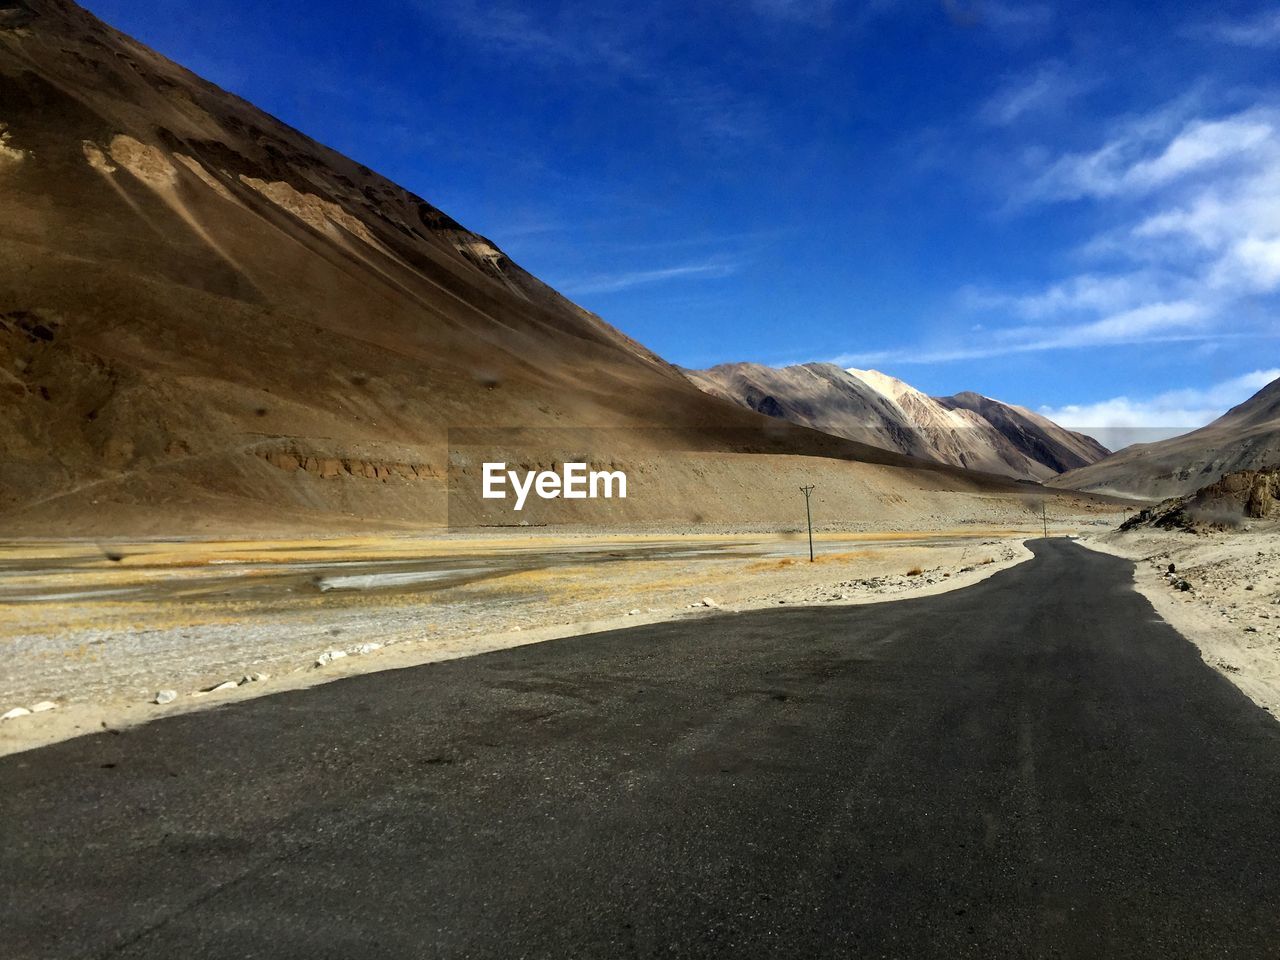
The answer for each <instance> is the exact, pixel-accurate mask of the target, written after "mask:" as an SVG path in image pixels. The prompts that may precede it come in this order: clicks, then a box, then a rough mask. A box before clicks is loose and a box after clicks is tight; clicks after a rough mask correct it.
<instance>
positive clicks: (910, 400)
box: [684, 363, 1109, 481]
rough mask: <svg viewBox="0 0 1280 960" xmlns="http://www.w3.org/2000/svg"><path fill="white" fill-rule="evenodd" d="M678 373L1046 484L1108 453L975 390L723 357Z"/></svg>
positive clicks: (840, 426) (785, 412) (791, 412)
mask: <svg viewBox="0 0 1280 960" xmlns="http://www.w3.org/2000/svg"><path fill="white" fill-rule="evenodd" d="M684 373H685V376H687V377H688V378H689V379H690V380H692V381H693V382H694V383H695V384H697V385H698V386H699V387H700V388H702V389H703V390H705V391H706V392H707V393H709V394H712V395H713V396H717V397H721V398H723V399H726V400H731V401H733V402H734V403H737V404H740V405H741V406H744V407H748V408H750V409H752V410H756V411H758V412H760V413H764V414H767V415H769V416H771V417H777V418H779V419H782V420H788V421H790V422H792V423H798V424H802V425H804V426H807V427H812V428H814V429H815V430H821V431H823V432H824V433H830V434H834V435H835V436H838V437H845V438H848V439H850V440H857V441H858V442H860V443H866V444H870V445H871V446H876V447H881V448H883V449H885V450H892V451H896V452H899V453H904V454H907V455H908V456H913V457H924V458H927V459H930V460H936V461H939V462H941V463H947V464H951V465H953V466H957V467H964V468H967V469H970V470H980V471H983V472H986V473H996V474H1002V475H1005V476H1010V477H1015V478H1018V479H1024V480H1038V481H1044V480H1048V479H1049V478H1051V477H1056V476H1057V475H1058V474H1060V473H1062V472H1063V471H1066V470H1072V469H1075V468H1081V467H1086V466H1088V465H1090V464H1093V463H1095V462H1097V461H1099V460H1101V459H1103V458H1104V457H1106V456H1107V455H1108V453H1109V451H1108V450H1107V448H1106V447H1104V446H1102V444H1100V443H1098V441H1096V440H1094V439H1093V438H1092V437H1088V436H1085V435H1084V434H1080V433H1075V432H1073V431H1071V430H1067V429H1064V428H1063V427H1060V426H1058V425H1057V424H1056V423H1054V422H1053V421H1051V420H1048V419H1046V418H1045V417H1042V416H1040V415H1039V414H1037V413H1033V412H1032V411H1030V410H1028V409H1026V408H1025V407H1018V406H1014V405H1012V404H1008V403H1002V402H1000V401H999V400H992V399H991V398H990V397H984V396H982V395H980V394H977V393H969V392H966V393H958V394H956V395H955V396H951V397H931V396H929V395H928V394H926V393H923V392H922V391H920V390H917V389H916V388H915V387H913V386H911V385H910V384H908V383H905V382H903V381H902V380H899V379H897V378H895V377H891V376H888V375H887V374H884V373H880V372H879V371H877V370H854V369H850V370H845V369H842V368H840V367H838V366H836V365H835V364H830V363H805V364H799V365H797V366H790V367H769V366H764V365H762V364H755V363H726V364H721V365H720V366H716V367H712V368H710V369H708V370H685V371H684Z"/></svg>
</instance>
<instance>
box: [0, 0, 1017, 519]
mask: <svg viewBox="0 0 1280 960" xmlns="http://www.w3.org/2000/svg"><path fill="white" fill-rule="evenodd" d="M0 391H2V395H3V397H4V403H3V406H2V407H0V533H5V532H7V533H15V532H37V533H43V532H57V533H76V534H85V535H88V534H96V533H103V532H107V533H110V532H166V533H171V532H172V533H187V532H194V531H227V530H249V529H254V530H258V529H263V528H272V529H274V528H276V527H282V526H283V527H289V526H293V527H305V528H309V529H314V528H316V527H317V526H323V527H324V528H326V529H336V528H340V527H343V526H354V525H359V524H361V523H365V522H368V521H378V522H394V523H412V524H440V523H444V522H446V520H447V519H448V518H449V512H448V511H449V507H450V506H451V505H452V506H453V507H454V508H455V509H457V508H458V507H459V505H460V504H461V506H463V507H467V506H474V501H475V499H476V496H477V494H478V481H477V480H476V478H475V471H476V468H477V465H476V464H475V463H474V462H472V461H470V460H468V459H467V457H466V456H462V457H460V458H459V457H455V461H457V463H455V467H457V469H456V471H455V474H453V475H451V474H450V471H449V462H450V448H449V447H448V445H447V436H448V431H449V429H450V428H458V427H519V428H521V432H520V433H518V434H516V435H511V434H508V435H506V437H505V439H504V440H503V444H504V445H503V446H502V447H501V450H502V452H504V453H506V454H507V455H510V456H511V457H513V458H515V459H518V460H521V461H523V462H525V463H526V464H527V465H539V464H541V465H544V466H545V465H548V464H550V463H552V462H555V461H559V460H563V459H565V458H578V457H583V456H586V457H589V458H592V462H596V460H600V461H602V462H603V461H604V460H609V462H614V463H616V462H617V461H618V460H619V458H621V460H622V462H624V463H631V464H632V465H633V466H635V468H636V469H638V470H642V471H647V476H646V477H645V479H644V480H643V482H639V483H636V484H634V485H633V495H632V496H631V497H630V498H629V499H628V500H627V501H625V502H616V501H615V502H612V503H609V504H607V505H605V504H602V505H600V512H596V513H589V512H585V511H583V510H581V509H578V508H576V507H575V505H573V504H569V505H565V504H564V503H563V502H560V503H559V504H556V505H553V506H552V507H549V508H548V509H547V510H546V511H544V514H545V515H544V517H543V519H545V520H549V521H557V520H571V519H585V520H588V521H602V522H603V521H609V522H612V521H638V522H644V521H650V520H664V521H666V520H671V519H681V520H689V521H694V520H720V521H729V520H735V519H737V518H739V517H740V516H746V517H750V518H751V519H753V520H769V519H772V518H774V517H775V515H776V516H791V515H792V514H793V513H794V508H793V507H787V508H786V509H785V511H784V509H783V508H782V507H780V506H779V505H778V503H779V500H778V492H777V491H778V490H779V489H781V487H780V486H779V485H780V484H781V485H790V484H791V483H792V482H793V480H794V477H793V476H792V474H793V473H794V472H795V471H797V470H801V472H802V473H805V474H807V475H809V476H814V475H821V476H822V477H823V478H826V479H825V482H827V483H828V489H830V490H832V491H833V493H834V491H835V490H836V489H837V488H838V489H839V490H843V491H845V493H842V494H840V496H842V497H845V496H846V495H847V500H848V502H849V503H850V504H851V506H850V507H849V510H851V511H854V512H855V513H856V512H857V511H862V512H864V513H866V514H867V515H868V516H872V515H876V511H877V510H878V509H879V508H880V507H878V506H877V505H878V504H879V505H880V506H883V503H887V502H893V503H898V501H899V500H902V498H903V494H904V492H905V494H906V495H907V496H908V497H909V496H912V495H915V494H916V493H918V494H919V496H920V497H921V498H922V502H923V503H925V504H926V505H928V504H933V506H934V507H936V506H937V503H938V502H939V501H938V499H937V498H938V497H939V496H941V495H942V494H943V493H946V494H948V495H949V494H950V493H964V494H968V493H973V492H978V493H986V492H995V493H999V492H1001V491H1007V490H1009V489H1010V488H1009V487H1008V486H1007V485H1002V484H1001V483H999V482H998V481H995V480H994V479H993V478H989V477H987V478H984V477H980V476H974V475H969V474H964V473H962V472H960V471H954V470H951V471H947V470H941V469H938V468H936V467H933V466H929V465H927V464H922V463H919V462H913V461H911V460H909V459H907V458H904V457H901V456H899V455H895V454H890V453H885V452H884V451H881V450H878V449H874V448H871V447H866V446H862V445H860V444H857V443H851V442H848V441H843V440H837V439H835V438H832V437H829V436H823V435H821V434H818V433H814V432H813V431H809V430H805V429H803V428H799V427H794V426H791V425H788V424H782V423H779V422H778V421H776V420H771V419H768V418H765V417H761V416H759V415H758V414H755V413H753V412H751V411H747V410H744V409H741V408H739V407H736V406H732V405H729V404H726V403H724V402H722V401H720V400H716V399H713V398H711V397H708V396H706V395H704V394H703V393H701V392H700V391H698V390H696V389H695V388H694V387H693V386H691V385H690V384H689V382H688V381H687V380H686V379H685V378H684V377H683V376H682V375H680V374H679V372H677V371H676V370H675V369H674V368H672V367H670V366H669V365H667V364H666V363H665V362H663V361H662V360H660V359H659V358H658V357H656V356H654V355H653V354H652V353H650V352H649V351H647V350H645V349H644V348H643V347H641V346H639V345H638V344H636V343H634V342H633V341H631V340H630V339H628V338H627V337H625V336H623V335H622V334H620V333H619V332H618V331H616V330H614V329H613V328H611V327H609V326H608V325H607V324H605V323H604V322H602V321H601V320H600V319H599V318H597V317H595V316H594V315H592V314H589V313H587V312H586V311H583V310H581V309H580V308H578V307H576V306H574V305H573V304H572V303H570V302H569V301H567V300H565V299H564V298H563V297H561V296H559V295H558V294H557V293H555V291H553V290H551V289H550V288H548V287H547V286H546V285H544V284H543V283H541V282H540V281H538V280H537V279H535V278H534V277H532V276H530V275H529V274H528V273H526V272H525V271H523V270H521V269H520V268H519V267H518V266H516V265H515V264H513V263H512V262H511V261H510V260H508V259H507V258H506V257H505V256H504V255H503V254H502V252H501V251H500V250H498V249H497V248H496V247H495V246H494V245H493V244H491V243H490V242H488V241H487V240H485V239H484V238H482V237H479V236H477V235H475V234H472V233H470V232H468V231H466V230H465V229H463V228H462V227H461V226H459V225H458V224H457V223H455V222H454V221H453V220H451V219H450V218H449V217H447V216H446V215H444V214H442V213H441V212H440V211H438V210H436V209H435V208H434V207H432V206H430V205H429V204H427V203H426V202H424V201H423V200H421V199H420V198H418V197H416V196H414V195H413V194H411V193H409V192H408V191H406V190H404V189H402V188H401V187H398V186H396V185H395V184H393V183H390V182H389V181H387V180H385V179H384V178H382V177H380V176H378V175H377V174H375V173H374V172H373V171H371V170H369V169H367V168H366V167H363V166H361V165H360V164H358V163H356V162H354V161H352V160H349V159H347V158H345V157H343V156H340V155H339V154H337V153H335V152H333V151H331V150H329V149H327V148H325V147H323V146H321V145H320V144H317V143H315V142H314V141H312V140H310V139H309V138H307V137H305V136H303V135H302V134H300V133H298V132H297V131H295V130H293V129H291V128H289V127H287V126H285V125H284V124H281V123H280V122H278V121H276V120H274V119H273V118H271V117H269V116H267V115H265V114H263V113H262V112H260V111H259V110H257V109H255V108H254V107H252V106H251V105H249V104H247V103H245V102H244V101H242V100H240V99H238V98H236V97H234V96H232V95H230V94H228V93H226V92H224V91H222V90H220V89H218V88H216V87H214V86H212V85H211V84H208V83H206V82H204V81H202V80H201V79H199V78H198V77H196V76H194V75H193V74H191V73H190V72H188V71H186V70H184V69H183V68H181V67H179V66H177V65H175V64H173V63H172V62H170V61H168V60H166V59H164V58H163V57H161V56H159V55H158V54H156V53H154V52H152V51H150V50H148V49H147V48H145V47H143V46H142V45H140V44H138V43H136V42H135V41H133V40H131V39H129V38H128V37H125V36H124V35H122V34H120V33H119V32H117V31H115V30H113V29H111V28H110V27H108V26H106V25H104V24H103V23H101V22H100V21H98V20H97V19H95V18H94V17H92V16H91V15H90V14H88V13H87V12H85V11H83V10H82V9H80V8H79V7H77V6H75V5H74V4H72V3H69V2H65V0H23V2H16V0H0ZM583 426H590V427H606V428H613V431H614V432H613V433H611V434H609V435H608V439H607V440H605V441H601V442H600V443H598V444H596V445H595V446H591V445H590V444H589V443H588V441H587V440H586V439H584V438H583V437H582V436H581V435H579V434H577V433H575V432H574V430H575V429H576V428H580V427H583ZM655 428H661V429H660V430H656V429H655ZM592 442H594V441H592ZM766 454H767V455H768V456H765V455H766ZM794 454H803V455H806V456H807V457H809V458H810V461H806V463H807V466H806V465H805V464H799V465H797V464H796V463H793V462H792V461H791V460H786V459H785V457H784V455H794ZM775 455H776V456H775ZM628 457H629V458H631V459H629V460H628V459H627V458H628ZM815 457H821V458H830V459H824V460H821V461H817V462H812V458H815ZM459 463H460V466H459V465H458V464H459ZM468 471H470V472H468ZM451 484H452V486H451ZM450 491H452V493H453V495H454V499H453V500H450V499H449V497H448V495H449V493H450ZM881 491H883V492H884V493H883V495H882V494H881ZM931 497H933V498H934V499H933V500H930V499H929V498H931ZM944 499H945V498H944ZM571 508H574V509H571ZM901 509H902V510H904V511H905V509H906V508H905V507H903V508H901ZM944 513H945V511H944ZM857 515H859V516H860V515H861V514H857ZM903 515H904V517H905V516H907V513H904V514H903ZM912 515H914V514H912ZM938 515H939V516H941V515H942V514H938ZM454 516H455V519H456V518H457V517H459V516H464V517H465V516H469V514H467V513H466V511H463V512H462V513H461V514H455V515H454Z"/></svg>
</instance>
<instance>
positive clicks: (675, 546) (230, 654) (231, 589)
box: [0, 528, 1080, 753]
mask: <svg viewBox="0 0 1280 960" xmlns="http://www.w3.org/2000/svg"><path fill="white" fill-rule="evenodd" d="M1073 529H1080V528H1073ZM1060 532H1062V531H1060ZM1036 533H1038V531H1031V530H1029V529H1028V530H1014V529H1005V530H993V529H964V530H955V531H925V532H915V533H900V534H885V533H872V534H868V533H861V534H851V533H826V534H821V535H819V537H818V539H817V550H818V559H817V562H816V563H809V561H808V547H807V542H806V541H805V540H804V539H803V538H799V537H796V536H795V535H767V534H749V535H746V534H744V535H719V534H714V535H711V534H708V535H685V536H676V537H673V536H669V535H667V536H664V535H635V534H627V535H618V534H614V535H606V534H597V535H583V536H548V535H539V534H528V535H525V536H518V537H514V536H489V537H451V538H439V539H432V540H423V539H412V538H397V537H383V538H360V539H347V540H333V541H325V540H316V541H257V542H225V541H224V542H201V541H183V542H150V543H135V544H111V545H107V546H99V545H95V544H85V543H67V542H43V543H40V542H26V543H21V544H9V545H7V546H6V547H4V548H3V549H0V644H3V649H4V665H3V668H0V670H2V672H0V713H3V712H5V711H11V710H16V712H17V714H18V715H17V716H15V717H14V718H13V719H9V720H6V721H4V722H0V753H10V752H14V751H18V750H23V749H27V748H30V747H32V746H37V745H40V744H43V743H48V742H52V741H55V740H58V739H65V738H66V737H69V736H76V735H79V734H82V733H88V732H92V731H94V730H98V729H102V728H104V727H105V728H110V729H119V728H123V727H127V726H129V725H131V724H134V723H138V722H143V721H146V720H149V719H152V718H155V717H158V716H163V715H165V714H168V713H174V712H180V711H186V710H192V709H199V708H202V707H207V706H213V705H217V704H223V703H227V702H229V701H233V700H235V699H238V698H243V697H247V696H257V695H261V694H265V693H272V692H276V691H281V690H287V689H292V688H297V687H300V686H308V685H311V684H314V683H319V682H324V681H326V680H331V679H335V678H338V677H342V676H348V675H351V674H355V673H363V672H368V671H373V670H383V669H392V668H397V667H404V666H411V665H413V664H418V663H425V662H429V661H433V660H442V659H449V658H452V657H460V656H468V655H472V654H476V653H483V652H485V651H489V650H496V649H501V648H504V647H511V646H516V645H520V644H524V643H532V642H538V641H542V640H548V639H553V638H556V637H562V636H567V635H573V634H581V633H592V632H597V631H600V630H606V629H615V628H619V627H625V626H632V625H636V624H641V623H649V622H654V621H658V620H670V619H678V618H696V617H705V616H714V615H716V614H717V613H719V612H721V611H725V610H746V609H758V608H762V607H769V606H780V605H786V604H825V603H832V604H835V603H868V602H877V601H882V600H891V599H895V598H899V597H905V596H919V595H925V594H928V593H934V592H940V591H943V590H948V589H954V588H957V587H962V586H966V585H969V584H971V583H974V582H977V581H978V580H980V579H982V578H984V577H986V576H988V575H990V574H991V573H993V572H995V571H997V570H1001V569H1004V568H1006V567H1008V566H1011V565H1012V564H1014V563H1017V562H1019V561H1021V560H1023V559H1026V558H1027V557H1029V556H1030V553H1029V551H1028V550H1027V549H1026V548H1025V547H1024V546H1023V545H1022V542H1023V540H1024V539H1025V538H1026V537H1028V536H1034V535H1036ZM161 691H164V696H162V697H160V698H159V699H161V700H164V701H167V702H165V703H160V704H157V703H154V702H153V701H154V700H156V699H157V694H159V693H160V692H161ZM50 704H53V705H55V706H54V707H53V708H50V707H49V705H50ZM36 707H43V708H44V709H42V710H35V708H36ZM24 711H33V712H31V713H25V712H24Z"/></svg>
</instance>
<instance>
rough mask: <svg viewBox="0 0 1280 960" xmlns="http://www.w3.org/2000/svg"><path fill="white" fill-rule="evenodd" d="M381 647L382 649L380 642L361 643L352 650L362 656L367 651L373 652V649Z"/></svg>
mask: <svg viewBox="0 0 1280 960" xmlns="http://www.w3.org/2000/svg"><path fill="white" fill-rule="evenodd" d="M381 649H382V644H380V643H362V644H360V646H358V647H356V648H355V651H354V652H355V653H358V654H360V655H361V656H363V655H365V654H367V653H373V651H375V650H381Z"/></svg>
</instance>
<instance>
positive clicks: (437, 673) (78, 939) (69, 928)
mask: <svg viewBox="0 0 1280 960" xmlns="http://www.w3.org/2000/svg"><path fill="white" fill-rule="evenodd" d="M1032 547H1033V549H1034V550H1035V553H1036V559H1035V560H1034V561H1032V562H1030V563H1026V564H1023V565H1021V566H1019V567H1017V568H1014V569H1012V570H1008V571H1005V572H1003V573H1000V574H997V575H996V576H995V577H993V578H991V579H990V580H988V581H986V582H984V583H982V584H980V585H978V586H976V587H972V588H970V589H967V590H962V591H958V592H955V593H951V594H946V595H942V596H938V597H932V598H921V599H916V600H908V601H903V602H899V603H892V604H884V605H879V606H873V607H845V608H835V609H832V608H827V609H819V608H807V609H799V608H797V609H780V610H777V611H768V612H761V613H747V614H739V615H725V616H717V617H712V618H708V619H705V620H700V621H697V622H685V623H672V624H664V625H654V626H646V627H640V628H637V629H634V630H625V631H617V632H613V633H608V634H602V635H597V636H593V637H583V638H575V639H570V640H561V641H555V642H553V643H547V644H543V645H539V646H533V647H528V648H525V649H518V650H510V651H505V652H502V653H495V654H489V655H486V656H482V657H476V658H472V659H469V660H461V661H454V662H450V663H442V664H435V665H430V666H425V667H419V668H416V669H411V670H403V671H397V672H393V673H384V674H379V675H370V676H363V677H358V678H354V679H349V680H343V681H340V682H336V683H333V684H329V685H327V686H324V687H321V688H317V689H313V690H308V691H302V692H296V693H286V694H281V695H278V696H273V697H269V698H265V699H261V700H257V701H253V702H250V703H247V704H241V705H237V706H232V707H227V708H223V709H219V710H216V711H214V712H210V713H203V714H194V715H187V716H182V717H177V718H173V719H169V720H165V721H162V722H158V723H154V724H151V725H149V726H147V727H143V728H140V729H137V730H134V731H131V732H127V733H123V734H119V735H110V734H102V735H97V736H93V737H88V738H84V739H81V740H78V741H74V742H70V743H66V744H62V745H59V746H56V747H52V748H48V749H44V750H40V751H36V752H32V753H28V754H23V755H19V756H14V757H9V758H6V759H3V760H0V831H2V833H0V839H3V845H2V847H0V877H2V878H3V880H2V881H0V882H2V883H3V889H4V895H3V898H0V956H3V957H4V958H6V960H8V958H41V960H44V958H56V957H108V956H110V957H164V958H174V957H179V958H194V957H218V958H222V957H228V958H230V957H236V958H241V957H262V958H272V960H279V958H293V957H297V958H306V960H320V958H341V960H354V958H363V957H415V958H417V957H464V956H465V957H501V958H508V957H555V958H567V957H601V958H614V957H631V956H644V957H650V956H663V957H668V956H685V957H693V956H715V957H749V956H750V957H754V956H778V957H805V958H810V957H828V956H829V957H867V958H872V957H877V958H878V957H902V958H924V957H930V958H932V957H937V958H959V957H982V958H992V957H1080V958H1097V957H1124V958H1136V957H1161V958H1197V960H1199V958H1211V957H1250V958H1254V957H1276V956H1280V726H1277V724H1276V722H1275V721H1274V720H1272V719H1271V718H1270V717H1269V716H1268V715H1267V714H1265V713H1263V712H1262V711H1261V710H1259V709H1257V708H1256V707H1254V706H1253V705H1252V704H1251V703H1250V702H1249V701H1248V700H1247V699H1246V698H1245V697H1243V696H1242V695H1241V694H1240V693H1238V692H1237V691H1236V690H1235V688H1234V687H1232V686H1231V684H1229V683H1228V682H1227V681H1226V680H1224V679H1223V678H1221V677H1220V676H1218V675H1217V674H1215V673H1214V672H1213V671H1211V670H1209V669H1208V668H1206V667H1205V666H1204V665H1203V664H1202V662H1201V661H1200V658H1199V656H1198V655H1197V653H1196V651H1195V649H1194V648H1193V647H1192V646H1191V645H1190V644H1189V643H1187V642H1186V641H1185V640H1183V639H1182V638H1181V637H1179V636H1178V635H1177V634H1176V633H1175V632H1174V631H1173V630H1171V629H1170V628H1169V627H1168V626H1166V625H1164V624H1163V623H1162V622H1161V621H1159V620H1158V619H1157V618H1156V616H1155V614H1154V613H1153V611H1152V609H1151V607H1150V606H1149V605H1148V604H1147V602H1146V601H1145V600H1144V599H1142V598H1141V597H1140V596H1139V595H1138V594H1136V593H1135V592H1133V590H1132V588H1131V587H1130V585H1129V584H1130V572H1131V567H1130V565H1129V564H1128V563H1126V562H1124V561H1122V560H1118V559H1115V558H1112V557H1106V556H1102V555H1099V554H1095V553H1091V552H1089V551H1086V550H1084V549H1082V548H1079V547H1077V546H1074V545H1072V544H1070V543H1068V542H1065V541H1036V542H1033V543H1032Z"/></svg>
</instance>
